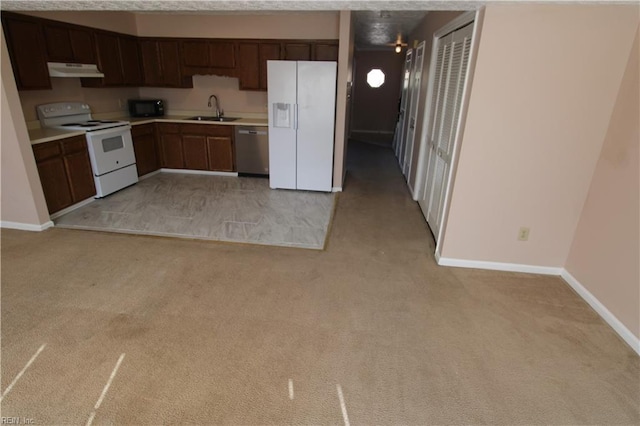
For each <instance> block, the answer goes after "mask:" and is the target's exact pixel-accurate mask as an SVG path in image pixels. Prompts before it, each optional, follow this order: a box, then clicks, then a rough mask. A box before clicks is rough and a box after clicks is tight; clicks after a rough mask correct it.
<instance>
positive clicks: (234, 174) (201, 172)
mask: <svg viewBox="0 0 640 426" xmlns="http://www.w3.org/2000/svg"><path fill="white" fill-rule="evenodd" d="M158 171H159V172H163V173H182V174H187V175H209V176H232V177H238V172H212V171H209V170H186V169H160V170H158ZM149 174H151V173H149ZM145 176H147V175H145Z"/></svg>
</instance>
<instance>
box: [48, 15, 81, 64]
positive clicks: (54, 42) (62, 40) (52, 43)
mask: <svg viewBox="0 0 640 426" xmlns="http://www.w3.org/2000/svg"><path fill="white" fill-rule="evenodd" d="M42 29H43V31H44V40H45V43H46V45H47V56H48V59H49V61H52V62H73V61H74V56H73V48H72V47H71V37H70V36H69V29H68V28H66V27H64V26H61V25H55V24H51V23H48V22H47V23H46V24H44V26H43V28H42Z"/></svg>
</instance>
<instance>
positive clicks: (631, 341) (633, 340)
mask: <svg viewBox="0 0 640 426" xmlns="http://www.w3.org/2000/svg"><path fill="white" fill-rule="evenodd" d="M560 276H561V277H562V279H564V280H565V281H566V282H567V284H569V285H570V286H571V288H573V289H574V290H575V291H576V293H578V294H579V295H580V297H582V298H583V299H584V300H585V302H587V303H588V304H589V305H590V306H591V307H592V308H593V309H594V310H595V311H596V312H597V313H598V315H600V316H601V317H602V319H604V320H605V321H606V322H607V324H609V325H610V326H611V328H613V330H614V331H615V332H616V333H618V335H619V336H620V337H622V340H624V341H625V342H626V343H627V344H628V345H629V346H631V349H633V350H634V351H635V352H636V353H637V354H638V355H640V339H638V337H636V336H635V335H634V334H633V333H632V332H631V331H630V330H629V329H628V328H627V327H625V325H624V324H622V322H620V320H619V319H618V318H616V316H615V315H613V314H612V313H611V311H609V310H608V309H607V308H606V307H605V306H604V305H603V304H602V303H601V302H600V301H599V300H598V299H597V298H596V297H595V296H594V295H593V294H591V292H590V291H589V290H587V289H586V287H585V286H583V285H582V284H580V282H579V281H578V280H577V279H576V278H575V277H574V276H573V275H571V273H569V272H568V271H567V270H566V269H563V270H562V273H561V274H560Z"/></svg>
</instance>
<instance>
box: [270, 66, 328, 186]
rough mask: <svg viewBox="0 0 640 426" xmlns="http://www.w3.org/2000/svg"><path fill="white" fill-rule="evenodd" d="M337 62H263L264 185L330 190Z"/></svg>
mask: <svg viewBox="0 0 640 426" xmlns="http://www.w3.org/2000/svg"><path fill="white" fill-rule="evenodd" d="M336 73H337V63H336V62H328V61H267V100H268V109H269V186H270V187H271V188H273V189H276V188H280V189H302V190H310V191H331V187H332V178H333V145H334V128H335V111H336Z"/></svg>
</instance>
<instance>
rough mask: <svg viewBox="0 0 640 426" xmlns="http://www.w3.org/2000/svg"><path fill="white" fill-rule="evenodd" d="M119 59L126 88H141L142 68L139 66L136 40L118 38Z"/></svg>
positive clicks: (131, 37) (133, 38) (128, 37)
mask: <svg viewBox="0 0 640 426" xmlns="http://www.w3.org/2000/svg"><path fill="white" fill-rule="evenodd" d="M118 46H119V47H120V58H121V59H122V75H123V78H124V84H125V85H126V86H142V84H143V78H142V68H141V66H140V50H139V48H138V39H137V38H136V37H133V36H120V37H119V38H118Z"/></svg>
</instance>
